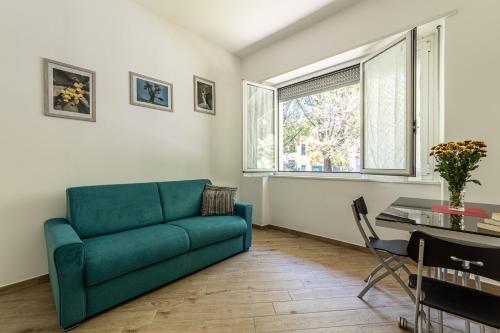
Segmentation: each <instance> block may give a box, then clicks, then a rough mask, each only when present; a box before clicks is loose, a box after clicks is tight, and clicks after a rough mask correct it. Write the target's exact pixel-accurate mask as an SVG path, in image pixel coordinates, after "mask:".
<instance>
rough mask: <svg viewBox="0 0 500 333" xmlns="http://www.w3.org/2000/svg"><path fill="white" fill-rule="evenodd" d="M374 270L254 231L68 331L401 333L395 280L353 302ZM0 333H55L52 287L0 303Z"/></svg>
mask: <svg viewBox="0 0 500 333" xmlns="http://www.w3.org/2000/svg"><path fill="white" fill-rule="evenodd" d="M374 265H375V261H374V260H373V259H372V258H371V256H370V255H369V254H368V253H365V252H361V251H357V250H353V249H348V248H344V247H339V246H335V245H331V244H327V243H323V242H320V241H317V240H312V239H307V238H303V237H298V236H295V235H290V234H286V233H282V232H279V231H275V230H254V245H253V247H252V248H251V250H250V251H249V252H247V253H243V254H240V255H237V256H234V257H232V258H230V259H228V260H226V261H223V262H221V263H219V264H217V265H214V266H211V267H209V268H207V269H205V270H203V271H201V272H198V273H196V274H193V275H191V276H189V277H187V278H184V279H182V280H179V281H177V282H175V283H173V284H170V285H168V286H166V287H163V288H161V289H158V290H156V291H153V292H151V293H149V294H146V295H144V296H142V297H140V298H137V299H135V300H132V301H130V302H128V303H126V304H123V305H121V306H119V307H116V308H114V309H112V310H109V311H107V312H105V313H103V314H101V315H99V316H97V317H94V318H92V319H90V320H87V321H86V322H84V323H82V325H81V326H80V327H78V328H76V329H74V330H73V331H72V332H75V333H79V332H103V333H115V332H116V333H118V332H123V333H125V332H141V333H146V332H148V333H152V332H182V333H188V332H217V333H221V332H236V333H246V332H252V333H261V332H262V333H263V332H302V333H305V332H310V333H313V332H314V333H327V332H328V333H343V332H345V333H392V332H400V330H399V329H398V328H397V325H396V321H397V319H398V317H399V316H401V315H406V316H409V317H411V315H412V313H413V305H412V303H411V301H410V300H409V298H408V297H407V296H406V295H405V294H404V293H403V292H402V291H401V290H400V288H399V287H398V285H397V284H396V283H395V282H393V281H391V280H390V279H389V278H387V279H386V281H383V283H380V284H379V286H377V287H376V288H373V289H372V290H371V291H370V292H369V293H368V294H367V295H366V296H365V298H364V300H360V299H359V298H357V297H356V295H357V293H358V292H359V290H360V289H361V288H362V286H363V278H364V277H365V275H366V274H367V272H369V271H370V269H371V268H372V267H373V266H374ZM405 279H406V278H405ZM446 324H447V325H448V326H449V327H447V328H446V330H445V331H446V332H455V330H454V329H452V328H451V327H454V328H457V329H460V330H462V329H463V327H464V326H463V325H464V322H463V321H462V320H459V319H458V318H453V317H446ZM472 331H473V332H476V331H477V332H478V331H479V330H478V327H477V326H473V330H472ZM0 332H2V333H3V332H60V330H59V327H58V324H57V319H56V314H55V308H54V304H53V302H52V296H51V292H50V287H49V285H48V284H47V283H45V284H42V285H39V286H35V287H29V288H27V289H24V290H22V291H18V292H15V293H12V294H7V295H4V296H1V297H0ZM487 332H488V330H487Z"/></svg>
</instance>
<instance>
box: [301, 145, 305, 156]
mask: <svg viewBox="0 0 500 333" xmlns="http://www.w3.org/2000/svg"><path fill="white" fill-rule="evenodd" d="M300 155H302V156H306V144H305V143H303V144H301V145H300Z"/></svg>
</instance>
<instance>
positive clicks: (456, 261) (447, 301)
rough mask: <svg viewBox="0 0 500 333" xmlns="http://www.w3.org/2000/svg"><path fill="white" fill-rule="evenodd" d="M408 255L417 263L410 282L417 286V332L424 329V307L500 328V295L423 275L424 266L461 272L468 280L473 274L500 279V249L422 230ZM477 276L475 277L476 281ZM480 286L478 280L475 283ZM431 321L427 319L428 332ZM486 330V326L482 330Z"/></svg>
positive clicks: (409, 247)
mask: <svg viewBox="0 0 500 333" xmlns="http://www.w3.org/2000/svg"><path fill="white" fill-rule="evenodd" d="M408 255H409V256H410V258H411V259H413V260H414V261H416V262H417V263H418V269H417V274H412V275H410V279H409V285H410V287H412V288H416V302H415V304H416V307H415V330H414V331H415V332H422V330H423V328H424V323H423V320H422V319H423V317H424V312H423V306H427V307H430V308H433V309H436V310H438V311H444V312H448V313H450V314H453V315H456V316H459V317H462V318H464V319H465V320H466V323H467V320H470V321H474V322H477V323H479V324H481V325H486V326H490V327H493V328H496V329H500V296H499V295H495V294H491V293H488V292H485V291H482V290H479V288H478V289H474V288H470V287H469V286H468V284H467V283H464V284H463V285H459V284H455V283H451V282H448V281H446V277H445V279H444V280H440V279H436V278H433V277H431V276H423V272H424V266H425V267H426V268H431V267H434V268H435V269H441V268H444V269H453V270H455V271H461V272H462V274H463V275H462V276H463V280H464V281H465V282H467V280H468V277H469V275H470V274H474V275H475V276H476V277H480V276H482V277H486V278H490V279H493V280H495V281H500V248H498V247H487V246H481V245H478V244H472V243H466V242H459V241H454V240H453V241H452V240H449V239H443V238H438V237H435V236H431V235H429V234H426V233H423V232H421V231H415V232H413V234H412V235H411V238H410V241H409V244H408ZM477 281H478V279H476V282H477ZM476 286H477V283H476ZM428 330H429V322H427V331H428ZM481 331H484V329H481Z"/></svg>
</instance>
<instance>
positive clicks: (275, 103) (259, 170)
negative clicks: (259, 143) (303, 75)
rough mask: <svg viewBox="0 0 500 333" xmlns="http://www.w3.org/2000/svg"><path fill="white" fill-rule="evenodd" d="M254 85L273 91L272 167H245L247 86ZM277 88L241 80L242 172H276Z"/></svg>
mask: <svg viewBox="0 0 500 333" xmlns="http://www.w3.org/2000/svg"><path fill="white" fill-rule="evenodd" d="M248 85H251V86H255V87H258V88H262V89H268V90H271V91H272V92H273V97H274V101H273V129H274V168H267V169H266V168H260V169H259V168H248V167H247V162H248V161H247V152H248V150H247V147H248V145H247V143H248V142H247V125H248V119H247V97H248V96H247V89H246V88H247V86H248ZM278 113H279V111H278V89H276V88H275V87H272V86H267V85H264V84H260V83H256V82H251V81H247V80H243V172H244V173H266V172H276V171H277V170H278V135H279V134H278Z"/></svg>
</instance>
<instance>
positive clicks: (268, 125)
mask: <svg viewBox="0 0 500 333" xmlns="http://www.w3.org/2000/svg"><path fill="white" fill-rule="evenodd" d="M245 89H246V97H247V98H246V169H247V170H248V169H274V168H275V167H276V165H275V149H276V148H275V135H276V133H275V123H274V122H275V114H274V113H275V112H276V110H275V104H274V94H275V91H274V90H270V89H266V88H263V87H259V86H255V85H252V84H246V87H245Z"/></svg>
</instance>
